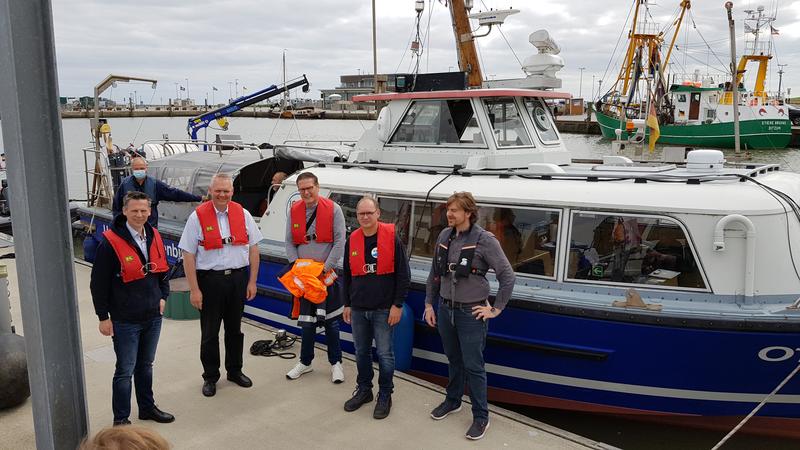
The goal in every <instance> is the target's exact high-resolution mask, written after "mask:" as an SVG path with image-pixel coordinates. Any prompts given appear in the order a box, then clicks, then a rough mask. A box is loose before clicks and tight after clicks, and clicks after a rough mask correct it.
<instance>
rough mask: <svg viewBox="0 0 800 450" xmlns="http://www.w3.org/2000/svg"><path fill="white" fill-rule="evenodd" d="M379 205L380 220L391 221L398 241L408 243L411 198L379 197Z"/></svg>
mask: <svg viewBox="0 0 800 450" xmlns="http://www.w3.org/2000/svg"><path fill="white" fill-rule="evenodd" d="M378 203H379V204H380V206H381V219H380V220H381V222H386V223H393V224H394V225H395V230H396V233H397V236H398V237H399V238H400V241H402V242H403V244H404V245H406V246H407V245H408V231H409V225H410V223H411V200H399V199H396V198H385V197H382V198H379V199H378Z"/></svg>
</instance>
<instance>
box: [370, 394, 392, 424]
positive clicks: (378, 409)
mask: <svg viewBox="0 0 800 450" xmlns="http://www.w3.org/2000/svg"><path fill="white" fill-rule="evenodd" d="M391 410H392V396H391V395H380V394H378V402H377V403H375V411H373V412H372V417H373V418H375V419H385V418H386V417H388V416H389V411H391Z"/></svg>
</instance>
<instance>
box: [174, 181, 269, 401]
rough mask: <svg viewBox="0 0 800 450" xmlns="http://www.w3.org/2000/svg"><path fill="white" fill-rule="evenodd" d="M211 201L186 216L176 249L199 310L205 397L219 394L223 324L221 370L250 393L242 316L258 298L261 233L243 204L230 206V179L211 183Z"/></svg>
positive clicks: (192, 298) (195, 304) (231, 203)
mask: <svg viewBox="0 0 800 450" xmlns="http://www.w3.org/2000/svg"><path fill="white" fill-rule="evenodd" d="M209 195H210V196H211V201H208V202H205V203H202V204H201V205H200V206H198V207H197V209H195V210H194V212H192V214H191V215H189V218H188V219H187V220H186V227H185V228H184V229H183V235H182V236H181V241H180V243H179V244H178V247H179V248H180V249H181V250H182V251H183V260H184V263H183V268H184V270H185V272H186V280H187V281H188V282H189V290H190V293H189V296H190V301H191V303H192V305H193V306H194V307H195V308H197V309H199V310H200V336H201V337H200V361H201V362H202V363H203V395H205V396H206V397H212V396H214V395H215V394H216V393H217V381H219V377H220V373H219V364H220V361H219V327H220V323H224V324H225V370H226V371H227V373H228V375H227V377H228V380H229V381H232V382H234V383H236V384H238V385H239V386H242V387H245V388H248V387H250V386H252V385H253V382H252V381H251V380H250V378H248V377H247V376H246V375H245V374H243V373H242V351H243V348H244V334H242V313H243V312H244V302H245V300H252V299H253V298H254V297H255V296H256V277H257V276H258V264H259V258H260V256H259V253H258V243H259V241H261V239H262V236H261V230H259V229H258V225H256V222H255V220H253V217H252V216H251V215H250V212H248V211H247V210H246V209H244V208H243V207H242V205H240V204H238V203H236V202H234V201H231V196H232V195H233V180H232V179H231V176H230V175H228V174H225V173H218V174H216V175H214V177H212V178H211V186H210V187H209Z"/></svg>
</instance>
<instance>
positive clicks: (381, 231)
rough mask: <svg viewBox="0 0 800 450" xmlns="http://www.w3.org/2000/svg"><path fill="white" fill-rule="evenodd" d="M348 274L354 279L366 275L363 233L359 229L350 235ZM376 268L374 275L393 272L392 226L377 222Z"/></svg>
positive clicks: (391, 224)
mask: <svg viewBox="0 0 800 450" xmlns="http://www.w3.org/2000/svg"><path fill="white" fill-rule="evenodd" d="M349 258H350V273H351V274H352V275H353V276H354V277H358V276H361V275H366V274H367V272H366V271H365V270H364V261H365V258H364V232H363V231H361V228H359V229H357V230H356V231H353V233H352V234H351V235H350V255H349ZM377 260H378V267H377V270H376V271H375V273H377V274H378V275H385V274H387V273H393V272H394V224H393V223H383V222H378V257H377Z"/></svg>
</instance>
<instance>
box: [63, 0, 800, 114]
mask: <svg viewBox="0 0 800 450" xmlns="http://www.w3.org/2000/svg"><path fill="white" fill-rule="evenodd" d="M631 3H632V2H630V1H626V0H592V1H589V0H516V1H513V2H511V1H509V0H491V1H490V0H484V1H481V0H475V7H474V8H473V12H476V11H478V10H486V9H487V8H488V7H492V8H500V9H505V8H509V7H513V8H515V9H519V10H520V13H519V14H516V15H513V16H511V17H509V18H508V20H507V22H506V24H505V25H503V26H502V28H501V29H500V30H502V34H501V33H500V32H499V31H498V30H497V28H495V29H494V30H493V31H492V33H491V34H490V35H489V36H487V37H484V38H481V39H479V40H478V46H479V53H480V56H481V59H482V65H483V71H484V76H485V77H487V78H509V77H518V76H521V75H522V71H521V69H520V64H519V63H518V61H517V58H518V59H519V60H523V59H524V58H525V57H526V56H528V55H531V54H534V53H536V50H535V49H534V47H533V46H531V45H530V44H529V43H528V35H529V34H530V33H531V32H533V31H536V30H538V29H542V28H544V29H547V30H548V31H549V32H550V33H551V35H552V36H553V37H554V38H555V40H556V41H557V42H558V43H559V45H560V46H561V49H562V51H561V56H562V57H563V58H564V61H565V66H564V68H563V69H562V70H561V71H560V72H559V74H558V75H559V77H560V78H561V79H562V80H563V88H562V89H561V90H563V91H568V92H570V93H572V94H573V95H575V96H578V94H579V93H580V94H582V95H583V96H584V97H589V96H590V94H591V93H592V92H595V91H596V90H597V80H600V79H606V81H605V82H604V84H603V86H604V87H603V89H604V90H605V89H606V88H607V86H608V81H609V80H612V79H613V78H614V77H615V76H616V72H617V71H618V70H619V66H618V64H619V61H620V60H619V52H620V51H621V50H622V49H623V48H624V45H625V44H626V42H625V40H624V35H623V40H622V41H621V42H620V43H619V48H617V50H616V53H617V56H616V57H615V58H614V60H613V62H612V63H611V65H610V68H608V67H609V62H610V61H611V57H612V53H613V52H614V50H615V46H616V45H617V42H618V39H619V38H620V36H621V32H622V31H623V27H624V24H625V20H626V17H627V15H628V12H629V10H630V7H631ZM678 3H679V0H659V1H658V5H657V6H653V7H651V14H652V16H653V18H654V20H655V21H656V22H657V23H660V24H661V25H662V28H663V27H664V26H665V25H666V24H668V23H669V20H670V18H671V17H673V15H674V13H675V11H676V8H677V4H678ZM376 4H377V7H376V8H377V35H378V72H379V73H395V72H400V73H404V72H409V71H410V70H411V66H410V54H409V52H408V51H407V49H408V47H409V44H410V40H411V36H412V32H413V31H414V18H415V12H414V1H413V0H376ZM723 5H724V1H722V0H695V1H694V2H693V6H692V9H691V14H690V15H688V16H687V19H686V20H685V21H684V25H683V26H684V29H685V30H686V33H683V32H682V33H681V35H680V38H679V40H678V42H679V43H680V47H679V49H678V50H676V53H675V52H674V53H673V56H672V61H673V62H674V63H675V66H674V68H675V70H676V71H681V72H692V71H694V70H695V69H700V71H701V73H710V74H715V75H719V74H720V70H721V68H722V63H726V64H727V62H728V61H729V60H730V52H729V43H728V40H727V37H728V30H727V20H726V15H725V9H724V7H723ZM758 5H764V6H765V8H766V11H767V12H771V11H774V10H775V9H776V2H775V0H771V1H762V2H756V1H751V0H750V1H735V2H734V19H736V26H737V36H738V37H739V43H738V45H739V47H738V49H739V50H740V51H741V48H742V47H741V46H742V41H741V38H742V35H743V28H742V27H743V26H742V23H743V20H742V19H743V18H744V10H745V9H754V8H755V7H757V6H758ZM425 7H426V10H425V12H424V13H423V20H422V22H423V23H422V33H423V34H426V35H427V36H428V38H427V39H426V42H425V53H424V55H423V57H422V61H421V67H420V69H421V71H422V72H437V71H448V70H455V68H456V67H457V61H456V52H455V43H454V36H453V32H452V28H451V24H450V16H449V12H448V9H447V8H446V7H445V6H444V5H443V4H442V3H440V2H439V1H438V0H434V1H431V0H426V1H425ZM429 13H430V27H429V29H430V32H429V33H428V18H429ZM53 15H54V24H55V37H56V53H57V57H58V73H59V84H60V92H61V95H63V96H82V95H91V93H92V89H93V87H94V85H95V84H97V83H98V82H99V81H100V80H102V79H103V78H104V77H105V76H106V75H108V74H110V73H114V74H123V75H131V76H141V77H148V78H155V79H157V80H159V84H158V88H157V89H156V90H155V91H153V90H151V89H150V88H149V86H147V85H144V84H140V83H132V84H120V85H119V86H118V87H117V88H116V89H114V91H113V92H108V91H107V92H106V96H110V97H112V98H114V99H115V100H118V101H122V99H123V98H126V97H128V96H129V95H130V93H132V92H134V91H136V93H137V94H136V95H137V98H141V99H143V100H144V101H145V103H149V102H150V101H151V99H152V102H153V103H159V102H166V101H167V99H169V98H173V97H175V95H176V84H175V83H179V84H180V85H183V86H186V85H187V81H186V79H187V78H188V92H189V94H190V96H191V97H193V98H195V99H197V100H198V102H199V103H202V102H203V99H204V98H205V97H206V95H208V98H209V101H210V100H211V96H212V86H216V87H217V89H218V91H217V92H215V93H214V96H215V100H216V101H217V102H219V101H220V100H221V99H227V98H228V95H229V91H233V90H235V87H234V86H235V85H236V80H237V79H238V86H239V91H240V94H241V93H242V88H243V87H247V89H248V90H249V92H253V91H255V90H256V89H260V88H263V87H266V86H269V85H271V84H275V83H279V82H280V80H281V78H282V75H281V54H282V53H283V51H284V49H285V51H286V59H287V77H288V78H292V77H295V76H298V75H301V74H303V73H305V74H306V75H307V76H308V78H309V80H310V81H311V83H312V91H311V92H310V93H309V94H308V96H310V97H314V98H319V95H320V93H319V91H318V89H324V88H332V87H335V86H338V85H339V76H340V75H343V74H356V73H358V72H359V71H360V72H361V73H371V72H372V67H373V62H372V30H371V26H372V18H371V17H372V16H371V1H370V0H291V1H288V0H269V1H267V0H225V1H218V0H216V1H206V0H194V1H186V0H182V1H174V0H136V1H130V0H103V1H99V0H53ZM476 25H477V24H476V23H475V22H473V26H476ZM695 25H696V28H695ZM774 27H775V28H776V29H777V30H779V33H780V34H779V35H777V36H774V38H775V39H774V48H775V50H774V54H775V55H776V58H774V59H773V62H772V64H771V66H770V69H771V71H770V75H769V77H768V79H767V82H768V88H769V89H770V90H773V91H777V90H778V74H777V70H778V67H777V64H778V63H780V64H788V66H786V67H785V68H784V70H785V73H784V76H783V90H784V92H785V91H786V88H787V87H791V88H793V91H794V92H793V95H794V96H797V95H800V58H798V56H800V0H798V1H778V2H777V20H776V21H775V23H774ZM506 40H507V41H508V43H509V44H510V46H511V48H513V52H512V50H511V49H510V48H509V45H507V44H506ZM703 40H705V41H706V42H708V43H709V44H710V46H711V48H712V49H713V53H711V52H710V51H708V50H707V49H705V48H704V46H705V44H703ZM683 49H688V50H690V52H689V53H686V52H683ZM514 52H515V53H516V57H515V54H514ZM580 67H584V68H585V70H584V71H583V73H582V77H581V71H580V70H579V68H580ZM750 72H751V73H752V72H754V70H751V71H750ZM581 78H582V83H580V82H579V81H580V80H581ZM593 78H594V80H595V84H594V85H593V84H592V79H593ZM109 94H110V95H109ZM181 94H182V95H184V96H185V93H184V92H181Z"/></svg>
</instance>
